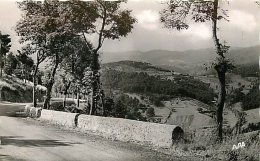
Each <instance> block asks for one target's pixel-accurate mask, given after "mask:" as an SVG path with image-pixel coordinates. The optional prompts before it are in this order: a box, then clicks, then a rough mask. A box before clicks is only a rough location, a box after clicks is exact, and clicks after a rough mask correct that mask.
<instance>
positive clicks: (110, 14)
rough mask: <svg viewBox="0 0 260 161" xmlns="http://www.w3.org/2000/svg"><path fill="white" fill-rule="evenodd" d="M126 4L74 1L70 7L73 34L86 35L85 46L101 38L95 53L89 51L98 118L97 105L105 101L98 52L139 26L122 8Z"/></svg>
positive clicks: (93, 99)
mask: <svg viewBox="0 0 260 161" xmlns="http://www.w3.org/2000/svg"><path fill="white" fill-rule="evenodd" d="M126 2H127V1H125V0H120V1H103V0H94V1H91V2H83V1H79V0H71V1H69V3H68V5H69V7H68V9H69V11H70V13H71V15H70V16H69V17H70V19H71V21H70V22H71V26H72V28H73V29H74V31H75V32H76V33H78V34H80V35H83V36H84V38H85V41H86V43H88V42H89V39H88V36H89V35H91V34H95V36H96V37H97V38H98V42H97V45H96V46H94V48H93V50H90V51H91V52H92V63H91V66H90V68H91V70H92V74H91V78H92V81H91V89H92V92H91V99H90V100H91V103H90V104H91V108H90V114H91V115H93V114H96V109H97V105H98V101H100V100H101V101H102V100H103V96H102V94H101V93H102V92H101V91H102V90H101V83H100V72H99V69H100V63H99V50H100V49H101V47H102V45H103V42H104V40H105V39H112V40H114V39H120V37H122V36H124V37H125V36H127V35H128V33H130V32H131V30H132V29H133V24H134V23H135V22H136V19H135V18H134V17H132V16H131V11H130V10H127V9H124V10H123V9H121V8H120V5H121V4H122V3H126ZM92 44H94V43H92ZM102 102H103V101H102ZM102 104H103V103H102Z"/></svg>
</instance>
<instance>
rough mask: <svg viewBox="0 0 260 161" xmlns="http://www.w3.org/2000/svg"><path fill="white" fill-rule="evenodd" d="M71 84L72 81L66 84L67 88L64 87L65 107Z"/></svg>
mask: <svg viewBox="0 0 260 161" xmlns="http://www.w3.org/2000/svg"><path fill="white" fill-rule="evenodd" d="M70 84H71V82H69V83H68V85H66V87H65V89H64V92H63V94H64V97H63V108H65V107H66V99H67V94H68V89H69V88H70Z"/></svg>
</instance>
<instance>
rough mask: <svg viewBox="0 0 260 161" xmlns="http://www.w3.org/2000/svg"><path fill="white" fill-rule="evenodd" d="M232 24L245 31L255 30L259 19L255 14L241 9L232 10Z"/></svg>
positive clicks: (230, 18)
mask: <svg viewBox="0 0 260 161" xmlns="http://www.w3.org/2000/svg"><path fill="white" fill-rule="evenodd" d="M229 20H230V25H232V26H235V27H237V28H239V29H242V30H244V31H253V30H255V28H256V27H257V21H256V19H255V17H254V15H252V14H249V13H246V12H244V11H239V10H231V11H230V17H229Z"/></svg>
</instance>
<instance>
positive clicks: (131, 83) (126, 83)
mask: <svg viewBox="0 0 260 161" xmlns="http://www.w3.org/2000/svg"><path fill="white" fill-rule="evenodd" d="M119 67H120V66H119ZM102 72H103V73H102V75H101V82H102V84H103V87H104V89H105V90H108V91H109V90H111V89H112V90H120V91H123V92H129V93H139V94H144V95H147V96H149V97H150V100H153V101H154V102H156V101H157V100H158V99H159V100H168V99H169V98H172V97H190V98H194V99H197V100H200V101H201V102H204V103H207V104H210V103H212V101H213V100H214V96H215V94H214V91H213V89H212V88H210V86H209V84H208V83H204V82H202V81H200V80H198V79H194V78H193V77H191V76H188V75H178V74H177V75H172V76H171V77H170V78H171V79H169V78H168V79H167V78H165V77H163V76H161V75H151V74H150V73H149V72H135V71H134V72H125V71H121V70H115V69H109V70H103V71H102ZM155 73H157V72H155ZM164 73H167V72H164Z"/></svg>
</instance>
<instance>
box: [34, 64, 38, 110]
mask: <svg viewBox="0 0 260 161" xmlns="http://www.w3.org/2000/svg"><path fill="white" fill-rule="evenodd" d="M38 67H39V63H38V62H37V63H36V67H35V69H34V73H33V107H36V106H37V100H36V76H37V73H38Z"/></svg>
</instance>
